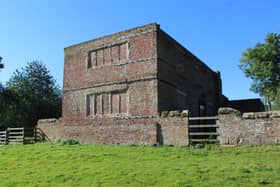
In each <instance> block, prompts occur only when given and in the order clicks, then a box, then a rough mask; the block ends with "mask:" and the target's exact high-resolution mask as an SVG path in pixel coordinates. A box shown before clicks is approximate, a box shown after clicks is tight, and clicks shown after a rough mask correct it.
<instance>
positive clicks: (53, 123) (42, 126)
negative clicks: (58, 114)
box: [36, 118, 62, 140]
mask: <svg viewBox="0 0 280 187" xmlns="http://www.w3.org/2000/svg"><path fill="white" fill-rule="evenodd" d="M61 132H62V119H61V118H60V119H55V118H51V119H41V120H39V121H38V123H37V130H36V134H37V137H38V138H39V139H40V140H56V139H60V137H61Z"/></svg>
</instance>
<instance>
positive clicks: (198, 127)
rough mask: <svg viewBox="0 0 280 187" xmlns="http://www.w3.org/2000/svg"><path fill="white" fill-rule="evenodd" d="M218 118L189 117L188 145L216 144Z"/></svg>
mask: <svg viewBox="0 0 280 187" xmlns="http://www.w3.org/2000/svg"><path fill="white" fill-rule="evenodd" d="M217 120H218V116H204V117H189V142H190V143H218V142H219V140H218V135H219V134H218V132H217V128H218V127H219V126H218V125H217Z"/></svg>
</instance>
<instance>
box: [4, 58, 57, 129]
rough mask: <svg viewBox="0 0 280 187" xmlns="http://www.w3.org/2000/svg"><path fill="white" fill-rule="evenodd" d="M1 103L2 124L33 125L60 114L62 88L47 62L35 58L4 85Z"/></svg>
mask: <svg viewBox="0 0 280 187" xmlns="http://www.w3.org/2000/svg"><path fill="white" fill-rule="evenodd" d="M0 105H1V106H0V107H1V109H0V125H2V126H6V127H7V126H9V127H10V126H24V127H33V126H35V125H36V123H37V120H38V119H42V118H50V117H59V116H60V115H61V92H60V89H59V88H58V86H57V85H56V82H55V80H54V78H53V77H52V76H51V75H50V73H49V71H48V70H47V68H46V66H45V65H43V64H42V63H41V62H39V61H32V62H29V63H28V64H27V66H26V67H24V68H22V69H21V70H16V71H15V72H14V74H13V76H12V77H11V79H10V80H9V81H8V83H7V84H6V88H3V87H2V89H1V96H0Z"/></svg>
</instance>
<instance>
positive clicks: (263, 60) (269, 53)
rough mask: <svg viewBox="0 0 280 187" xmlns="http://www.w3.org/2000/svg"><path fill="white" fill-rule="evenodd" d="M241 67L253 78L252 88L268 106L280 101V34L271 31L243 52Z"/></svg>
mask: <svg viewBox="0 0 280 187" xmlns="http://www.w3.org/2000/svg"><path fill="white" fill-rule="evenodd" d="M239 67H240V68H241V70H242V71H243V72H244V73H245V75H246V77H249V78H251V79H252V80H253V83H252V85H251V90H252V91H253V92H255V93H258V94H260V95H261V96H263V97H264V98H265V101H266V103H267V105H268V108H269V109H271V102H272V104H274V107H276V108H277V107H278V106H277V104H279V103H280V34H275V33H270V34H268V35H267V36H266V38H265V42H264V43H257V44H256V46H255V47H254V48H249V49H247V50H245V51H244V52H243V53H242V58H241V60H240V65H239Z"/></svg>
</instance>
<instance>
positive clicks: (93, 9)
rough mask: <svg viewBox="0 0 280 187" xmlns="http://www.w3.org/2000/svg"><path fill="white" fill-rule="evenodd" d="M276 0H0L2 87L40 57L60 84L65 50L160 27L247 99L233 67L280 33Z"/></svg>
mask: <svg viewBox="0 0 280 187" xmlns="http://www.w3.org/2000/svg"><path fill="white" fill-rule="evenodd" d="M279 7H280V1H279V0H267V1H265V0H258V1H257V0H254V1H253V0H251V1H250V0H247V1H244V0H220V1H210V0H204V1H202V0H201V1H199V0H194V1H188V0H172V1H167V0H165V1H164V0H141V1H140V0H139V1H132V0H99V1H97V0H96V1H94V0H91V1H86V0H80V1H79V0H76V1H72V0H59V1H58V0H40V1H39V0H21V1H15V0H2V1H0V24H1V25H0V56H2V57H3V58H4V59H3V62H4V63H5V69H3V70H1V72H0V81H1V82H3V83H5V82H6V81H7V80H9V78H10V77H11V75H12V73H13V72H14V71H15V70H16V69H17V68H21V67H23V66H25V65H26V63H27V62H28V61H31V60H41V61H42V62H43V63H45V64H46V66H47V68H48V69H49V70H50V72H51V74H52V75H53V76H54V77H55V79H56V80H57V83H58V84H59V85H60V86H61V87H62V81H63V63H64V59H63V58H64V54H63V52H64V47H67V46H69V45H72V44H76V43H80V42H82V41H86V40H90V39H94V38H96V37H100V36H103V35H107V34H112V33H114V32H118V31H122V30H125V29H129V28H133V27H136V26H139V25H144V24H147V23H151V22H157V23H159V24H160V25H161V28H162V29H163V30H165V31H166V32H167V33H169V34H170V35H171V36H172V37H173V38H174V39H176V40H177V41H178V42H180V43H181V44H182V45H183V46H185V47H186V48H187V49H189V50H190V51H191V52H192V53H194V54H195V55H196V56H197V57H199V58H200V59H201V60H203V61H204V62H205V63H206V64H207V65H208V66H209V67H210V68H212V69H213V70H219V71H220V72H221V75H222V80H223V92H224V94H225V95H226V96H228V97H229V98H231V99H239V98H252V97H258V95H256V94H254V93H252V92H250V91H249V87H250V84H251V80H250V79H248V78H245V77H244V74H243V73H242V72H241V70H239V68H238V64H239V59H240V56H241V53H242V51H244V50H245V49H246V48H248V47H253V46H254V45H255V43H256V42H259V41H260V42H261V41H263V40H264V38H265V36H266V34H267V33H269V32H277V33H279V32H280V24H279V22H280V14H279Z"/></svg>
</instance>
